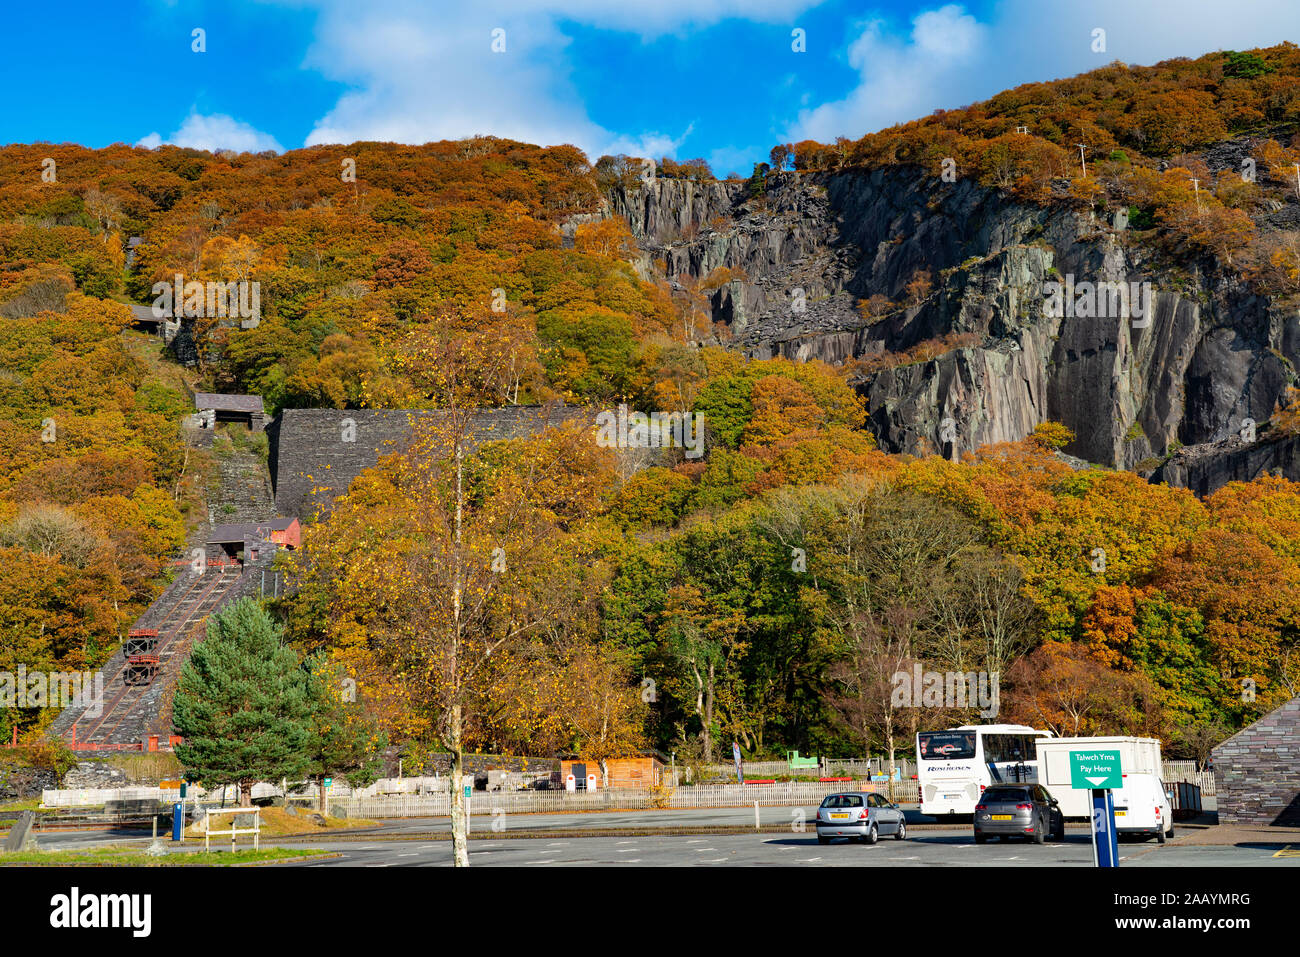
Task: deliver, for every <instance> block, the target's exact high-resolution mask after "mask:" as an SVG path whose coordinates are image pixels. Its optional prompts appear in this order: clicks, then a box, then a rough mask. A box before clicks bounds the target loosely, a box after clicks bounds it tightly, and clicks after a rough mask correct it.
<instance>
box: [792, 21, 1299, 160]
mask: <svg viewBox="0 0 1300 957" xmlns="http://www.w3.org/2000/svg"><path fill="white" fill-rule="evenodd" d="M1097 27H1100V28H1102V29H1103V30H1105V31H1106V49H1105V50H1104V51H1100V52H1097V51H1094V50H1093V49H1092V44H1093V36H1092V32H1093V30H1094V29H1095V28H1097ZM858 30H859V31H860V32H859V34H858V36H857V37H856V38H855V39H854V40H853V42H852V43H851V44H850V45H849V48H848V51H847V52H848V61H849V64H850V65H851V66H852V67H853V68H854V69H855V70H857V71H858V85H857V86H856V87H855V88H854V89H853V90H852V91H851V92H850V93H849V94H848V95H847V96H845V97H844V98H843V99H840V100H836V101H833V102H830V103H823V104H821V105H820V106H816V107H814V108H811V109H806V110H803V111H801V112H800V113H799V115H798V119H797V120H796V121H795V122H794V123H793V124H792V125H791V127H790V129H789V130H788V132H787V137H788V138H789V139H791V140H800V139H805V138H812V139H817V140H822V141H829V140H833V139H834V138H835V137H837V136H849V137H854V138H856V137H858V136H861V135H863V134H864V133H870V132H874V131H876V130H879V129H883V128H885V127H888V126H892V125H894V124H895V123H901V122H906V121H907V120H911V119H916V118H917V117H921V116H925V115H926V114H928V113H931V112H933V111H934V110H936V109H939V108H944V109H953V108H956V107H960V106H965V105H967V104H970V103H973V102H976V101H977V100H981V99H986V98H988V97H990V96H992V95H993V94H995V93H998V92H1000V91H1001V90H1004V89H1008V88H1010V87H1014V86H1018V85H1020V84H1022V83H1028V82H1033V81H1041V80H1050V79H1057V78H1060V77H1066V76H1073V75H1074V74H1077V73H1082V72H1085V71H1087V70H1093V69H1096V68H1097V67H1100V66H1104V65H1106V64H1107V63H1110V62H1112V61H1114V60H1123V61H1125V62H1127V63H1132V64H1151V63H1156V62H1159V61H1160V60H1164V59H1169V58H1171V57H1179V56H1184V57H1189V58H1191V57H1197V56H1201V55H1203V54H1205V53H1209V52H1211V51H1214V50H1223V49H1237V50H1240V49H1247V48H1250V47H1260V46H1273V45H1276V44H1277V43H1280V42H1281V41H1282V40H1284V39H1286V38H1294V37H1295V36H1296V34H1297V33H1300V5H1297V4H1296V3H1295V2H1294V0H1234V3H1233V4H1232V14H1231V16H1214V17H1204V16H1198V15H1193V12H1192V11H1191V10H1189V8H1188V6H1187V4H1186V2H1185V0H1145V2H1143V3H1134V2H1132V0H1093V2H1092V3H1089V4H1087V5H1084V4H1059V5H1056V4H1054V5H1052V7H1051V9H1050V11H1049V10H1048V9H1046V8H1045V7H1044V5H1043V3H1042V0H1003V2H1001V3H998V4H997V5H996V6H994V7H992V8H991V10H990V12H989V15H988V18H987V19H986V20H985V21H982V22H981V21H979V20H977V19H976V18H975V17H974V16H972V15H971V14H969V13H967V12H966V10H965V8H964V7H962V6H961V5H959V4H947V5H944V6H941V7H937V8H935V9H930V10H926V11H923V12H921V13H919V14H917V15H916V16H914V17H913V18H912V20H911V21H910V22H909V23H908V24H906V25H903V26H902V27H900V26H899V25H898V24H896V23H890V22H888V21H884V20H880V19H876V20H872V21H870V22H867V23H863V24H861V25H860V26H859V27H858Z"/></svg>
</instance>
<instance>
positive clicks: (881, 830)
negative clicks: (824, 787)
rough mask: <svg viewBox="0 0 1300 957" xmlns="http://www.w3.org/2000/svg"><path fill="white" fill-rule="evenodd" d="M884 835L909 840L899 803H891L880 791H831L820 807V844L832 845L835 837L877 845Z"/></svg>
mask: <svg viewBox="0 0 1300 957" xmlns="http://www.w3.org/2000/svg"><path fill="white" fill-rule="evenodd" d="M881 834H892V835H893V836H894V839H895V840H898V841H902V840H906V839H907V821H906V820H904V818H903V811H902V809H901V808H900V807H899V806H898V805H897V804H891V803H890V802H889V801H887V800H885V798H883V797H881V796H880V795H879V794H872V793H869V792H864V791H843V792H841V793H839V794H828V795H826V797H825V799H823V801H822V803H821V807H819V808H817V843H818V844H829V843H830V841H831V838H833V837H847V838H850V839H857V840H859V841H862V842H863V843H864V844H875V843H876V841H877V840H878V839H879V837H880V835H881Z"/></svg>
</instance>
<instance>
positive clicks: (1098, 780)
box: [1070, 751, 1124, 790]
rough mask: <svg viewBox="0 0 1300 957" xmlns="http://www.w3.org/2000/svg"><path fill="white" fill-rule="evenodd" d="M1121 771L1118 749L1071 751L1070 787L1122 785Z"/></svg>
mask: <svg viewBox="0 0 1300 957" xmlns="http://www.w3.org/2000/svg"><path fill="white" fill-rule="evenodd" d="M1123 776H1124V775H1123V771H1122V770H1121V769H1120V766H1119V752H1118V751H1071V752H1070V787H1072V788H1076V789H1080V788H1082V789H1087V790H1092V789H1093V788H1109V789H1111V790H1113V789H1115V788H1118V787H1123Z"/></svg>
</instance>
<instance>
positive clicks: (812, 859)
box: [803, 857, 821, 864]
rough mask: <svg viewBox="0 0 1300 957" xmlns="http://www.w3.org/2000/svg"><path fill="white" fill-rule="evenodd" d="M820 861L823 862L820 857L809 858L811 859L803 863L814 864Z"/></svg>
mask: <svg viewBox="0 0 1300 957" xmlns="http://www.w3.org/2000/svg"><path fill="white" fill-rule="evenodd" d="M820 860H821V858H820V857H809V858H806V859H805V860H804V861H803V863H804V864H812V863H813V862H814V861H820Z"/></svg>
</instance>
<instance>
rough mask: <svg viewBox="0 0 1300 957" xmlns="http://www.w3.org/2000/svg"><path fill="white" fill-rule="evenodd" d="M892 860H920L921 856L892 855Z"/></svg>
mask: <svg viewBox="0 0 1300 957" xmlns="http://www.w3.org/2000/svg"><path fill="white" fill-rule="evenodd" d="M890 860H891V861H919V860H920V858H919V857H891V858H890Z"/></svg>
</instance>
